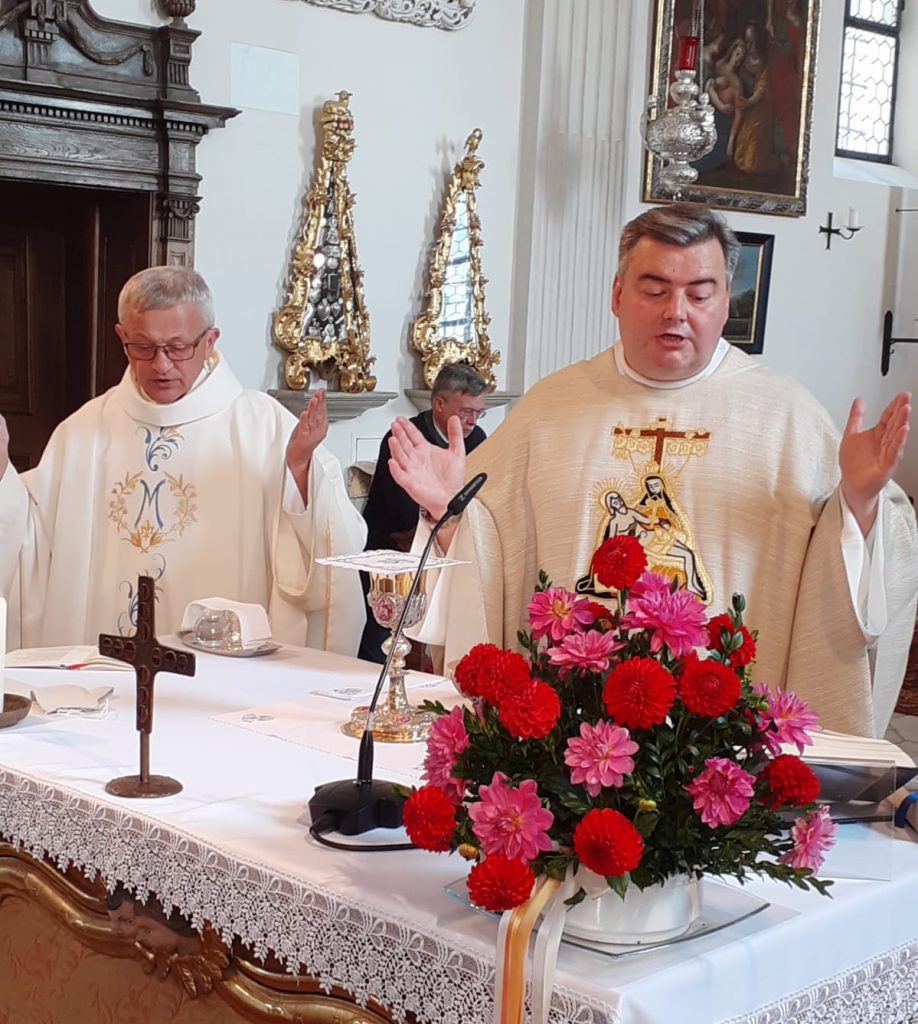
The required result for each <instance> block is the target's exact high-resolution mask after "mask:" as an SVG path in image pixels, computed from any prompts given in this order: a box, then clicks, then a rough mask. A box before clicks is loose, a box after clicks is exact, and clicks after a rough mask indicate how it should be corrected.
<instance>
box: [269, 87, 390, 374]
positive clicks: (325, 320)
mask: <svg viewBox="0 0 918 1024" xmlns="http://www.w3.org/2000/svg"><path fill="white" fill-rule="evenodd" d="M349 98H350V93H347V92H339V93H338V98H337V99H335V100H328V101H326V103H325V104H324V106H323V108H322V118H321V123H322V126H323V129H324V137H323V139H322V155H321V158H320V161H319V166H318V169H317V171H316V174H315V177H314V178H313V183H312V185H311V186H310V189H309V192H308V193H307V195H306V198H305V200H304V202H303V222H302V227H301V228H300V232H299V237H298V240H297V242H296V245H295V246H294V249H293V256H292V257H291V260H290V269H289V273H288V282H287V297H286V300H285V302H284V305H283V307H282V308H281V309H280V310H279V311H278V312H277V313H276V314H275V317H274V343H275V344H276V345H278V346H279V347H280V348H282V349H285V350H286V351H287V352H289V353H290V355H288V356H287V362H286V366H285V370H284V376H285V378H286V381H287V386H288V387H290V388H293V389H294V390H296V391H302V390H304V389H305V388H306V387H307V385H308V384H309V370H310V367H311V368H312V369H313V370H314V371H315V372H316V373H317V374H318V375H319V376H320V377H322V378H324V379H326V380H330V379H332V378H333V377H334V376H335V374H337V383H338V388H339V389H340V390H341V391H346V392H352V393H353V392H361V391H372V390H373V389H374V388H375V387H376V378H375V377H374V376H373V375H372V374H371V373H370V366H371V365H372V364H373V362H375V360H374V358H373V357H372V356H371V355H370V317H369V315H368V313H367V310H366V304H365V302H364V295H363V271H362V270H361V269H360V265H359V263H358V261H357V242H356V238H355V235H354V223H353V216H352V211H353V207H354V195H353V193H352V192H351V190H350V187H349V185H348V181H347V170H346V168H347V162H348V160H350V158H351V155H352V154H353V152H354V146H355V143H354V139H353V137H352V132H353V130H354V119H353V117H352V115H351V112H350V109H349V107H348V100H349Z"/></svg>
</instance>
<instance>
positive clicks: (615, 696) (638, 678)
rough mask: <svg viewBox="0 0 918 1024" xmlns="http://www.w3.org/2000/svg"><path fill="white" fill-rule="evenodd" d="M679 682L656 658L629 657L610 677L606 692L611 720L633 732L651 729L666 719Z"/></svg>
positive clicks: (605, 698) (607, 708) (605, 697)
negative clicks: (634, 730)
mask: <svg viewBox="0 0 918 1024" xmlns="http://www.w3.org/2000/svg"><path fill="white" fill-rule="evenodd" d="M675 697H676V680H675V679H674V678H673V676H672V673H671V672H668V671H667V670H666V669H665V668H663V666H662V665H661V664H660V663H659V662H658V661H654V660H653V658H628V659H627V661H623V662H622V663H621V664H620V665H616V666H615V668H614V669H612V671H611V672H610V673H609V674H608V675H607V676H606V685H605V689H604V690H603V692H602V699H603V703H604V704H605V706H606V712H607V713H608V715H609V717H610V718H612V719H613V720H614V721H616V722H617V723H618V724H619V725H624V726H627V727H628V728H629V729H648V728H650V726H652V725H659V723H660V722H662V721H663V719H664V718H666V715H667V713H668V712H669V709H670V708H671V707H672V705H673V700H674V699H675Z"/></svg>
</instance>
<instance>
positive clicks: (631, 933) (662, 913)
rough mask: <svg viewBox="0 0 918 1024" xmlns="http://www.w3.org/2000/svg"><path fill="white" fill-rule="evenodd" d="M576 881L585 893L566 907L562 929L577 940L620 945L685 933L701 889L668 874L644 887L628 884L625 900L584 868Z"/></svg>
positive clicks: (682, 877)
mask: <svg viewBox="0 0 918 1024" xmlns="http://www.w3.org/2000/svg"><path fill="white" fill-rule="evenodd" d="M591 876H592V877H591ZM577 881H579V882H580V883H581V885H582V886H583V888H584V889H585V890H586V892H587V897H586V899H584V900H583V901H582V902H580V903H578V904H577V906H575V907H571V909H570V910H568V912H567V919H566V921H565V924H564V931H565V933H566V934H568V935H573V936H576V937H577V938H581V939H592V940H593V941H594V942H607V943H611V944H615V945H622V946H633V945H643V944H647V943H651V942H664V941H665V940H667V939H674V938H676V937H678V936H679V935H684V934H685V932H687V931H688V930H689V928H691V926H692V922H693V921H695V920H696V918H697V917H698V916H699V914H700V913H701V887H700V885H699V882H698V879H697V878H695V877H694V876H689V875H673V876H672V877H670V878H667V879H666V881H665V882H662V883H661V884H659V885H652V886H648V887H647V888H646V889H638V887H637V886H636V885H629V886H628V889H627V891H626V893H625V898H624V900H623V899H622V898H621V897H620V896H619V895H618V894H617V893H615V892H613V891H612V890H611V889H610V888H609V887H608V885H606V881H605V879H604V878H602V877H601V876H600V875H596V874H594V873H593V872H592V871H587V870H586V869H585V868H583V867H581V868H579V869H578V874H577ZM603 890H604V891H603ZM590 893H601V895H598V896H596V897H591V896H590V895H589V894H590Z"/></svg>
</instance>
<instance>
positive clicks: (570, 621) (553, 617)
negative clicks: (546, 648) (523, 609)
mask: <svg viewBox="0 0 918 1024" xmlns="http://www.w3.org/2000/svg"><path fill="white" fill-rule="evenodd" d="M527 611H528V612H529V625H530V626H532V635H533V636H534V637H535V639H536V640H541V639H542V637H543V636H547V637H549V639H551V641H552V642H553V643H558V642H559V641H561V640H563V639H564V638H565V637H566V636H567V635H568V633H579V632H580V631H581V630H582V629H583V628H584V626H589V625H591V624H592V623H593V621H594V616H593V613H592V612H591V611H590V602H589V601H588V600H587V599H586V598H585V597H577V596H576V594H572V593H571V592H570V591H569V590H564V589H562V588H561V587H549V588H548V589H547V590H542V591H540V592H539V593H538V594H533V596H532V600H531V601H530V602H529V607H528V608H527Z"/></svg>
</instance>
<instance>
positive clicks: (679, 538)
mask: <svg viewBox="0 0 918 1024" xmlns="http://www.w3.org/2000/svg"><path fill="white" fill-rule="evenodd" d="M611 433H612V448H611V452H610V454H611V456H612V459H613V460H615V461H618V462H623V463H625V464H626V465H625V466H624V467H623V468H622V475H621V476H619V477H616V478H614V479H610V480H607V481H603V482H602V483H600V484H598V485H597V486H596V488H595V489H594V498H593V500H594V501H595V503H596V506H597V508H598V513H599V523H598V526H597V531H596V545H595V546H596V547H597V548H598V547H599V546H600V545H601V544H602V543H603V541H606V540H608V539H609V538H610V537H617V536H621V535H622V534H628V535H631V536H633V537H636V538H637V539H638V540H639V541H640V543H641V544H642V545H643V548H644V553H645V554H646V556H647V570H648V572H655V573H659V574H660V575H661V576H666V577H668V578H669V579H671V580H675V581H676V583H677V584H678V585H679V586H680V587H682V588H684V589H686V590H688V591H690V592H691V593H693V594H695V596H696V597H698V598H699V600H701V601H702V602H703V603H704V604H711V602H712V601H713V599H714V588H713V585H712V583H711V578H710V576H709V575H708V573H707V571H706V570H705V567H704V563H703V562H702V559H701V553H700V552H699V551H698V548H697V545H696V542H695V533H694V530H693V529H692V524H691V522H690V521H689V518H688V516H686V515H685V513H684V512H683V511H682V508H681V506H680V504H679V478H680V477H681V475H682V473H683V471H684V470H685V468H686V466H687V465H688V464H689V462H690V460H691V459H693V458H695V457H702V456H704V455H705V453H706V451H707V447H708V443H709V441H710V440H711V433H710V431H709V430H705V429H701V428H696V429H689V430H676V429H674V428H673V424H672V422H671V421H670V420H668V419H666V418H665V417H660V418H658V419H656V420H654V421H653V422H652V423H651V424H649V425H648V426H644V427H627V426H624V425H623V424H621V423H618V424H616V426H615V427H613V428H612V432H611ZM575 590H576V591H577V593H578V594H590V595H593V596H594V597H598V598H607V599H608V598H612V597H613V596H614V595H613V594H612V593H611V592H610V591H609V590H608V588H606V587H604V586H603V585H602V584H601V583H600V582H599V581H598V580H597V579H596V577H595V576H594V575H593V573H592V570H591V568H590V566H587V567H586V569H585V572H584V573H583V575H582V576H580V578H579V579H578V580H577V583H576V585H575Z"/></svg>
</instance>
